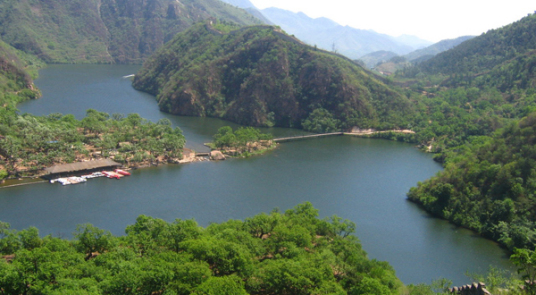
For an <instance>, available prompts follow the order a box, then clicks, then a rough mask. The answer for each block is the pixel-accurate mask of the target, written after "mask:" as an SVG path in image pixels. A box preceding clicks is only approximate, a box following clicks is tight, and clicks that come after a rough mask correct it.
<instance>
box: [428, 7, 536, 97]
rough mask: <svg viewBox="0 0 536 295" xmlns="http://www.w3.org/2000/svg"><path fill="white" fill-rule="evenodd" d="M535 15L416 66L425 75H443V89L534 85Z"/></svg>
mask: <svg viewBox="0 0 536 295" xmlns="http://www.w3.org/2000/svg"><path fill="white" fill-rule="evenodd" d="M535 50H536V14H531V15H528V16H526V17H524V18H522V19H521V20H519V21H517V22H515V23H512V24H510V25H507V26H504V27H502V28H500V29H496V30H490V31H488V32H487V33H485V34H482V35H481V36H478V37H475V38H473V39H471V40H468V41H466V42H463V43H462V44H460V45H459V46H457V47H455V48H453V49H451V50H448V51H446V52H443V53H441V54H439V55H437V56H436V57H434V58H432V59H430V60H428V61H425V62H422V63H421V64H419V66H418V69H419V70H420V71H421V72H422V73H424V74H427V75H444V76H447V77H448V79H446V80H445V81H443V85H445V86H454V85H468V86H477V87H484V86H486V87H489V86H493V87H497V88H499V89H500V90H501V91H502V92H507V91H510V90H512V89H528V88H533V87H534V86H535V85H536V76H535V74H534V69H535V66H534V65H535V64H536V57H535V55H536V51H535Z"/></svg>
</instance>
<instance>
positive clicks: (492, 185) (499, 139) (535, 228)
mask: <svg viewBox="0 0 536 295" xmlns="http://www.w3.org/2000/svg"><path fill="white" fill-rule="evenodd" d="M535 144H536V113H531V114H529V116H527V117H525V118H523V119H522V120H520V121H518V122H513V123H511V124H509V125H508V126H507V127H506V128H504V129H501V130H499V131H497V132H495V133H494V134H493V135H492V137H486V138H479V139H478V140H475V141H473V143H472V144H471V145H468V146H465V147H464V148H463V149H461V150H460V152H459V153H458V154H457V155H456V157H453V158H452V159H451V160H449V162H448V165H446V168H445V170H444V171H443V172H441V173H439V174H438V175H437V176H435V177H433V178H431V179H430V180H427V181H426V182H423V183H419V185H418V186H417V187H416V188H412V189H411V191H410V193H409V194H408V197H409V199H410V200H412V201H415V202H417V203H419V204H422V205H423V206H424V208H426V209H427V210H428V211H430V212H432V213H434V214H435V215H437V216H441V217H443V218H445V219H448V220H450V221H452V222H454V223H455V224H457V225H460V226H463V227H467V228H471V229H473V230H476V231H477V232H479V233H481V234H484V235H486V236H488V237H490V238H492V239H494V240H496V241H498V242H500V243H501V244H503V245H505V246H507V247H508V248H509V249H510V250H513V248H514V247H515V248H528V249H534V247H535V246H536V239H535V237H536V218H535V216H536V202H535V200H534V191H536V173H535V171H536V161H534V159H535V158H536V149H534V145H535Z"/></svg>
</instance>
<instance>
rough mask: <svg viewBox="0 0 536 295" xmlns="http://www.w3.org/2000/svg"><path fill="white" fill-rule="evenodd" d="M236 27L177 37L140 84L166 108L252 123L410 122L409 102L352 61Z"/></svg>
mask: <svg viewBox="0 0 536 295" xmlns="http://www.w3.org/2000/svg"><path fill="white" fill-rule="evenodd" d="M232 29H235V28H232V27H228V26H226V25H225V24H222V23H217V22H216V21H210V22H205V23H202V24H198V25H195V26H194V27H192V28H191V29H189V30H187V31H186V32H184V33H181V34H179V35H177V36H176V38H174V39H173V40H171V41H170V42H168V43H167V44H166V45H165V46H164V47H163V48H162V49H160V50H159V51H158V52H157V53H156V54H155V55H154V56H153V57H151V58H150V59H149V60H147V62H145V63H144V66H143V68H142V69H141V70H140V72H139V73H138V74H136V77H135V79H134V83H133V85H134V87H135V88H137V89H139V90H142V91H146V92H149V93H151V94H154V95H156V96H157V100H158V103H159V106H160V108H161V109H162V110H163V111H166V112H170V113H172V114H177V115H190V116H211V117H219V118H224V119H227V120H230V121H234V122H237V123H240V124H243V125H250V126H282V127H298V128H299V127H302V126H303V127H305V128H306V129H309V130H317V131H326V130H325V128H320V127H319V128H316V127H315V126H317V125H322V126H324V127H326V126H329V128H328V129H329V130H333V129H335V130H336V129H338V128H340V127H343V128H344V127H351V126H361V127H378V128H393V127H401V126H405V125H406V124H407V122H406V121H405V118H406V117H407V116H408V114H410V113H412V110H411V105H410V103H409V101H408V100H407V99H406V98H405V97H404V96H403V95H401V94H399V93H398V92H396V91H394V90H392V88H390V87H388V86H386V85H385V84H384V83H383V82H381V81H380V80H378V79H377V78H376V77H374V76H373V75H371V74H370V73H368V72H367V71H365V70H364V69H363V68H362V67H360V66H358V65H356V64H354V63H353V62H352V61H350V60H348V59H345V58H344V57H339V56H337V55H334V54H332V53H329V52H323V51H321V50H318V49H316V48H314V47H310V46H307V45H304V44H302V43H301V42H300V41H299V40H297V39H295V38H294V37H291V36H288V35H286V34H284V33H283V32H281V31H280V30H279V29H278V28H276V27H271V26H256V27H245V28H242V29H238V30H233V31H230V32H229V30H232ZM321 122H322V123H321ZM309 127H310V128H309ZM319 129H323V130H319Z"/></svg>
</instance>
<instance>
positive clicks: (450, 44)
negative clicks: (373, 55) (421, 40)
mask: <svg viewBox="0 0 536 295" xmlns="http://www.w3.org/2000/svg"><path fill="white" fill-rule="evenodd" d="M472 38H474V36H462V37H458V38H456V39H446V40H441V41H439V42H437V43H435V44H433V45H430V46H428V47H426V48H422V49H418V50H415V51H413V52H410V53H408V54H406V55H405V56H404V57H405V58H406V59H407V60H409V61H415V60H419V61H424V60H423V59H422V58H423V57H425V58H426V59H430V58H432V57H433V56H435V55H437V54H439V53H441V52H443V51H447V50H449V49H451V48H454V47H456V46H458V45H460V44H461V43H462V42H464V41H467V40H470V39H472Z"/></svg>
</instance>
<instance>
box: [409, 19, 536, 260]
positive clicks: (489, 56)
mask: <svg viewBox="0 0 536 295" xmlns="http://www.w3.org/2000/svg"><path fill="white" fill-rule="evenodd" d="M535 27H536V15H529V16H527V17H525V18H523V19H521V20H519V21H518V22H515V23H513V24H511V25H508V26H505V27H503V28H500V29H497V30H491V31H489V32H487V33H485V34H483V35H482V36H479V37H476V38H474V39H471V40H469V41H466V42H464V43H462V44H461V45H460V46H458V47H455V48H454V49H452V50H449V51H446V52H445V53H442V54H439V55H438V56H436V57H435V58H433V59H430V60H429V61H426V62H423V63H421V64H419V65H417V66H415V67H411V68H406V69H405V70H403V71H401V72H400V73H398V79H400V80H399V82H401V83H402V82H403V83H407V85H411V87H410V88H411V89H412V90H416V91H421V92H424V93H425V94H424V95H423V96H426V98H423V99H422V102H424V104H423V106H427V108H428V110H430V111H431V110H433V111H434V112H433V113H432V117H431V119H432V120H431V122H432V124H431V125H429V126H427V127H425V128H424V129H423V130H422V131H420V134H421V136H424V137H427V138H433V140H432V144H431V145H430V148H431V150H433V151H437V152H441V153H439V154H438V155H437V156H436V158H437V159H438V160H441V161H445V170H444V171H443V172H441V173H439V174H438V175H437V176H435V177H433V178H432V179H430V180H427V181H425V182H423V183H419V184H418V186H417V187H416V188H412V189H411V191H410V192H409V193H408V198H409V199H410V200H413V201H416V202H418V203H420V204H422V205H423V207H424V208H425V209H427V210H428V211H430V212H432V213H434V214H435V215H437V216H440V217H443V218H446V219H448V220H450V221H452V222H453V223H455V224H457V225H460V226H464V227H468V228H471V229H473V230H475V231H477V232H479V233H481V234H483V235H485V236H487V237H489V238H491V239H494V240H496V241H498V242H500V243H501V244H503V245H504V246H506V247H507V248H509V249H511V250H512V249H514V248H526V249H534V248H535V246H536V240H535V232H534V230H535V228H536V227H535V223H534V222H535V215H534V212H533V211H534V205H535V204H534V192H535V191H536V187H535V186H534V177H535V176H534V171H536V170H534V169H535V168H536V167H535V164H534V163H535V159H536V154H535V153H534V149H533V147H534V135H535V132H536V129H534V122H535V116H536V113H535V111H536V91H535V90H534V89H535V88H534V87H535V86H536V85H535V84H534V83H535V80H534V78H535V73H534V65H535V62H534V61H535V60H534V49H535V48H536V41H535V40H536V30H534V28H535ZM412 77H413V78H412ZM411 79H414V80H411ZM412 83H413V84H412ZM434 85H435V86H434ZM430 102H432V103H431V104H430ZM430 106H433V107H434V108H433V109H430V108H429V107H430ZM429 113H430V112H429Z"/></svg>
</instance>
